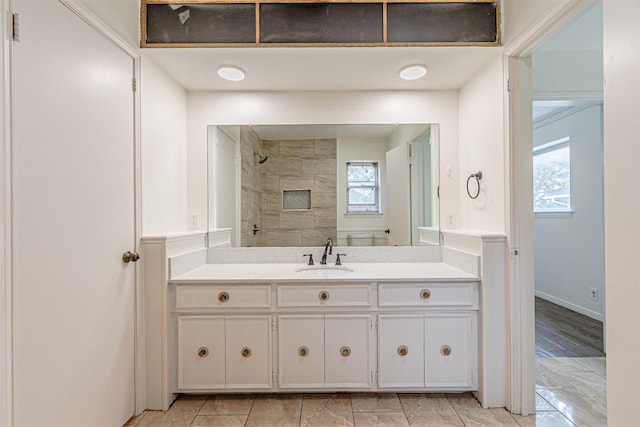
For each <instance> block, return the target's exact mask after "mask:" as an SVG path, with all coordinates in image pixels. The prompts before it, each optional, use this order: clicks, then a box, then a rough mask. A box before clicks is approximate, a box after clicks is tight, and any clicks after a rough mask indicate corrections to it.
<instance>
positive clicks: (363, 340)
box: [324, 314, 371, 388]
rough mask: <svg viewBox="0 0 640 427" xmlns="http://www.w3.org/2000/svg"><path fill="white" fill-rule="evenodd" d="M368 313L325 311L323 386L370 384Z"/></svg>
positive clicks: (369, 318)
mask: <svg viewBox="0 0 640 427" xmlns="http://www.w3.org/2000/svg"><path fill="white" fill-rule="evenodd" d="M370 325H371V317H370V316H369V315H368V314H366V315H365V314H361V315H329V314H327V315H325V320H324V371H325V386H326V387H366V388H369V387H370V386H371V367H370V362H369V360H370V359H369V346H370V342H371V326H370Z"/></svg>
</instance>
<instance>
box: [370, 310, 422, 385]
mask: <svg viewBox="0 0 640 427" xmlns="http://www.w3.org/2000/svg"><path fill="white" fill-rule="evenodd" d="M378 374H379V379H378V386H379V387H380V388H385V387H424V316H423V315H422V314H379V315H378Z"/></svg>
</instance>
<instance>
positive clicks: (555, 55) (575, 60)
mask: <svg viewBox="0 0 640 427" xmlns="http://www.w3.org/2000/svg"><path fill="white" fill-rule="evenodd" d="M532 69H533V97H534V99H543V100H544V99H552V100H557V99H560V98H563V99H583V98H585V97H592V98H601V97H602V80H603V76H602V51H597V50H586V51H541V52H536V53H535V54H534V55H532Z"/></svg>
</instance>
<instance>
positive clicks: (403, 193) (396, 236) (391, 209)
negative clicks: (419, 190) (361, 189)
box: [386, 144, 411, 246]
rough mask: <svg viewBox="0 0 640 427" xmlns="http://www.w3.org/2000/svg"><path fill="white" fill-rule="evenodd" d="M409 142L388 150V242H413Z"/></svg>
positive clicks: (406, 243) (391, 243)
mask: <svg viewBox="0 0 640 427" xmlns="http://www.w3.org/2000/svg"><path fill="white" fill-rule="evenodd" d="M408 147H409V144H400V145H398V146H397V147H395V148H393V149H391V150H389V151H387V177H386V178H387V189H388V190H387V208H386V217H387V228H388V229H389V236H388V237H387V239H388V240H387V244H389V245H398V246H405V245H410V244H411V233H410V231H411V230H410V229H411V201H410V197H411V192H410V188H411V182H410V179H409V148H408Z"/></svg>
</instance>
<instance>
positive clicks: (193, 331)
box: [178, 316, 225, 390]
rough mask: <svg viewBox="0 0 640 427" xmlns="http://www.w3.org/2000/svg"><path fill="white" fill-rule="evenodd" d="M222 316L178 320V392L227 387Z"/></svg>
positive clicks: (187, 317)
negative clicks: (181, 390) (180, 390)
mask: <svg viewBox="0 0 640 427" xmlns="http://www.w3.org/2000/svg"><path fill="white" fill-rule="evenodd" d="M224 323H225V321H224V317H223V316H180V317H178V389H189V390H194V389H210V388H224V385H225V374H224V371H225V349H224V345H225V338H224V334H225V331H224V330H225V327H224Z"/></svg>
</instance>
